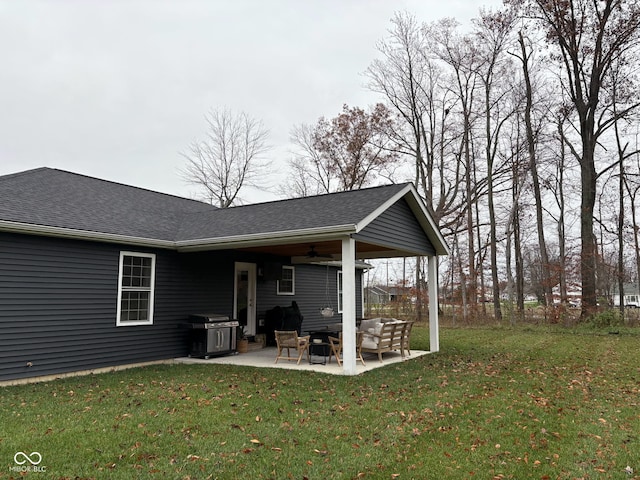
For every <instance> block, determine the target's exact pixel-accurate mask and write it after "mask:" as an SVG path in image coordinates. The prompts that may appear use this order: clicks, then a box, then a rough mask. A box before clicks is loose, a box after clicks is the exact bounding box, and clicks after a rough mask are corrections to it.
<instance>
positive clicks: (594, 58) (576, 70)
mask: <svg viewBox="0 0 640 480" xmlns="http://www.w3.org/2000/svg"><path fill="white" fill-rule="evenodd" d="M511 3H513V4H514V5H518V4H521V3H522V2H521V0H511ZM527 4H528V5H529V6H530V7H532V8H531V9H530V10H529V13H530V14H531V15H532V16H533V17H535V18H537V19H538V20H539V21H540V23H541V25H542V26H543V28H544V30H545V32H546V34H547V38H548V40H549V42H550V44H552V45H555V46H556V47H557V49H558V53H559V55H558V57H557V58H558V61H559V62H560V64H561V65H562V66H563V74H564V76H565V82H564V83H563V87H564V88H566V91H567V92H568V96H569V98H570V99H571V102H572V103H573V105H574V106H575V109H576V114H577V116H578V124H579V127H578V131H579V134H580V141H581V149H580V150H581V151H580V152H578V151H577V150H575V149H573V150H572V151H573V152H575V154H576V156H577V158H578V161H579V164H580V184H581V191H582V198H581V205H580V207H581V210H580V212H581V220H580V230H581V235H580V237H581V245H582V247H581V248H582V249H581V265H580V266H581V275H582V318H587V317H588V316H589V315H591V314H592V313H593V312H594V311H595V309H596V306H597V301H596V300H597V299H596V293H597V289H596V257H597V248H596V242H595V238H594V228H593V227H594V224H593V214H594V208H595V203H596V182H597V179H598V174H597V173H596V155H595V152H596V149H597V147H598V142H599V140H600V138H601V137H602V135H603V134H604V132H605V131H607V130H608V129H609V128H611V126H612V124H613V120H612V118H611V117H610V116H603V112H602V108H601V105H600V100H601V92H602V87H603V85H604V84H605V82H606V76H607V74H608V72H609V70H610V69H611V67H612V65H613V63H614V62H616V61H617V59H619V58H620V57H621V56H624V55H625V53H626V52H627V51H628V50H629V49H631V48H633V47H634V45H636V44H637V39H638V32H639V30H640V4H638V3H637V2H629V1H625V0H529V1H528V2H527ZM636 106H637V104H636V105H635V106H632V107H629V108H632V109H633V108H635V107H636ZM620 113H621V114H626V113H627V112H620Z"/></svg>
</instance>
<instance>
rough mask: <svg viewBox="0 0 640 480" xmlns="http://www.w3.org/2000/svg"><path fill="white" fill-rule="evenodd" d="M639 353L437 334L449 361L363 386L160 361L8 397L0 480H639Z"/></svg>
mask: <svg viewBox="0 0 640 480" xmlns="http://www.w3.org/2000/svg"><path fill="white" fill-rule="evenodd" d="M413 337H414V338H413V340H414V341H413V342H412V344H413V347H414V348H418V349H419V348H425V349H426V348H428V338H427V330H426V329H425V328H419V327H418V328H414V334H413ZM638 347H640V336H637V335H634V332H624V333H620V334H618V335H608V334H606V332H605V333H604V334H597V332H588V333H586V334H585V333H582V334H575V333H569V332H563V331H557V332H551V331H549V330H548V329H542V328H540V329H529V330H525V329H515V330H513V329H492V328H482V329H470V328H468V329H443V330H442V332H441V349H442V351H441V353H439V354H435V355H430V356H425V357H422V358H419V359H415V360H412V361H409V362H404V363H402V364H397V365H393V366H388V367H385V368H382V369H378V370H376V371H373V372H369V373H367V374H364V375H361V376H358V377H338V376H327V375H323V374H319V373H310V372H296V371H286V370H275V369H274V370H272V369H255V368H244V367H230V366H207V365H163V366H155V367H148V368H140V369H135V370H129V371H122V372H118V373H110V374H103V375H97V376H90V377H79V378H69V379H65V380H59V381H54V382H50V383H43V384H35V385H25V386H17V387H7V388H4V389H0V395H1V399H0V478H18V477H19V476H20V473H19V472H16V471H15V470H11V468H12V467H15V466H16V465H15V463H14V455H15V454H16V452H25V453H27V454H31V453H32V452H39V453H40V454H41V456H42V462H41V463H40V465H39V467H40V468H41V469H43V470H44V472H31V473H29V474H28V475H27V478H47V479H49V478H55V479H58V478H64V479H67V478H68V479H76V478H109V479H112V478H115V479H131V478H158V479H174V478H175V479H205V478H221V479H234V478H242V479H250V478H273V479H287V478H292V479H304V478H308V479H328V478H340V479H341V478H346V479H349V478H370V479H374V478H381V479H392V478H399V479H411V478H415V479H448V478H455V479H459V478H479V479H493V478H514V479H523V478H536V479H558V478H559V479H574V478H575V479H578V478H580V479H586V478H590V479H596V478H597V479H600V478H613V479H617V478H620V479H623V478H636V479H640V408H639V406H638V403H639V402H640V348H638ZM372 361H373V360H372ZM22 458H23V457H20V459H22ZM25 465H29V463H27V464H25ZM627 466H629V467H631V468H633V469H634V471H635V473H631V474H628V473H626V472H625V468H626V467H627Z"/></svg>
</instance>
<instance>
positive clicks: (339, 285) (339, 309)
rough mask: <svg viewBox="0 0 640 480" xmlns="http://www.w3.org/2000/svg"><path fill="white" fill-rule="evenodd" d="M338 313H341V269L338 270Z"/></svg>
mask: <svg viewBox="0 0 640 480" xmlns="http://www.w3.org/2000/svg"><path fill="white" fill-rule="evenodd" d="M338 313H342V271H340V270H339V271H338Z"/></svg>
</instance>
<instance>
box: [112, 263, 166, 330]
mask: <svg viewBox="0 0 640 480" xmlns="http://www.w3.org/2000/svg"><path fill="white" fill-rule="evenodd" d="M124 257H146V258H150V259H151V285H150V286H149V287H148V288H145V287H136V288H129V287H125V288H124V289H123V288H122V275H123V270H124V269H123V261H124ZM155 287H156V255H155V254H154V253H140V252H125V251H122V252H120V261H119V264H118V304H117V311H116V326H117V327H134V326H137V325H153V305H154V303H155V302H154V298H155V289H156V288H155ZM123 290H124V291H145V292H149V319H148V320H138V321H128V320H127V321H124V322H123V321H121V320H120V316H121V314H122V292H123Z"/></svg>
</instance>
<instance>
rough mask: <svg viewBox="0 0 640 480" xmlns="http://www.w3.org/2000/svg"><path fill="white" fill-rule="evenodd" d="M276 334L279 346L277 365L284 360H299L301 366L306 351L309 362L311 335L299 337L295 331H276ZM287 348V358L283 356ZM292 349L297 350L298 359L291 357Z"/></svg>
mask: <svg viewBox="0 0 640 480" xmlns="http://www.w3.org/2000/svg"><path fill="white" fill-rule="evenodd" d="M274 334H275V336H276V345H277V346H278V354H277V355H276V362H275V363H278V360H280V359H281V358H284V359H285V360H297V361H298V365H300V360H302V355H304V352H305V351H306V352H307V360H309V338H310V337H309V335H307V336H304V337H299V336H298V332H296V331H295V330H291V331H282V330H276V331H275V332H274ZM285 348H286V349H287V355H286V356H285V355H284V354H283V351H284V349H285ZM292 348H293V349H295V350H296V352H297V354H298V355H297V356H296V357H292V356H291V349H292Z"/></svg>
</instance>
